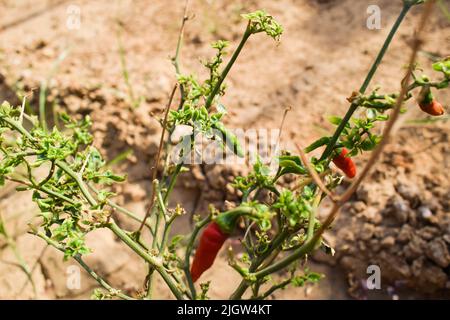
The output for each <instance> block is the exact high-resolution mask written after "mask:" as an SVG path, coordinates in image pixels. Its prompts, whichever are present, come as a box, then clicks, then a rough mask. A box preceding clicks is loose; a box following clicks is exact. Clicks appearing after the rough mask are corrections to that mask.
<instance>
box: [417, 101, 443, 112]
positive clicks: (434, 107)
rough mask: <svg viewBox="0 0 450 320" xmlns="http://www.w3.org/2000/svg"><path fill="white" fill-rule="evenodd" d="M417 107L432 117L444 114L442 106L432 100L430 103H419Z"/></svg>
mask: <svg viewBox="0 0 450 320" xmlns="http://www.w3.org/2000/svg"><path fill="white" fill-rule="evenodd" d="M419 107H420V109H422V111H423V112H426V113H428V114H430V115H432V116H442V115H443V114H444V112H445V111H444V107H443V106H442V104H440V103H439V102H437V101H436V100H433V101H431V102H430V103H424V102H421V103H419Z"/></svg>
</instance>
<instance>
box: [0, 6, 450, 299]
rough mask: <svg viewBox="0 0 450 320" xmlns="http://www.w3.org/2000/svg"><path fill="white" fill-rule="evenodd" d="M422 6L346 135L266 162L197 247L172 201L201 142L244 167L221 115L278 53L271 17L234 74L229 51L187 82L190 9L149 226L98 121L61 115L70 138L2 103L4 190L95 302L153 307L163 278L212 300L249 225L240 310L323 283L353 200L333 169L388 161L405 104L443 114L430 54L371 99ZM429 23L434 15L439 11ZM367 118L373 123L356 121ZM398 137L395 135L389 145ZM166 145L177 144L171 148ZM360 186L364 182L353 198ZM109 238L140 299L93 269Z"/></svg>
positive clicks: (259, 20)
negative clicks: (216, 280)
mask: <svg viewBox="0 0 450 320" xmlns="http://www.w3.org/2000/svg"><path fill="white" fill-rule="evenodd" d="M423 2H425V1H420V0H419V1H417V0H416V1H413V0H404V1H403V4H404V6H403V9H402V11H401V13H400V15H399V17H398V19H397V21H396V22H395V24H394V26H393V27H392V30H391V32H390V33H389V35H388V37H387V39H386V41H385V43H384V44H383V46H382V48H381V50H380V52H379V54H378V56H377V58H376V60H375V62H374V64H373V66H372V68H371V69H370V71H369V73H368V75H367V77H366V79H365V80H364V83H363V85H362V86H361V88H360V90H359V91H358V92H355V93H353V94H352V95H351V97H349V98H348V100H349V102H350V103H351V105H350V108H349V110H348V112H347V114H346V115H345V116H344V117H343V118H340V117H332V118H331V119H330V121H331V123H332V124H334V125H336V130H335V132H334V134H333V135H332V136H325V137H321V138H320V139H318V140H317V141H315V142H313V143H311V144H310V145H309V146H308V147H306V148H304V149H303V148H301V147H300V148H299V150H297V151H288V150H286V151H283V152H282V153H281V154H280V155H279V156H277V159H276V160H277V162H276V163H277V168H276V171H275V172H272V171H271V170H270V168H269V167H268V166H266V165H265V164H264V163H263V162H262V161H260V160H259V159H258V160H257V161H256V163H254V164H253V169H252V170H251V172H250V173H249V174H248V175H245V176H240V177H236V179H235V181H234V182H233V187H234V188H236V189H237V190H239V191H240V192H241V193H242V197H241V201H240V203H238V204H237V205H236V206H235V207H234V208H232V209H230V210H228V211H225V212H219V211H218V210H217V209H216V208H213V207H211V209H210V212H209V213H208V214H207V215H206V216H205V215H204V216H203V218H201V217H200V216H198V215H196V220H195V225H194V228H193V230H192V232H191V233H190V234H189V235H172V234H171V227H172V225H173V224H174V223H175V221H176V220H177V219H178V218H179V217H180V216H182V215H184V214H186V211H185V209H184V208H183V207H182V206H181V205H177V206H176V207H172V208H171V207H170V206H169V200H170V196H171V194H172V192H173V189H174V186H175V185H176V182H177V178H178V177H179V176H180V175H181V174H183V173H184V172H185V171H187V170H189V168H190V167H189V166H188V165H187V164H186V162H185V160H186V158H187V156H188V153H189V152H192V151H195V143H194V140H195V137H196V136H198V135H200V134H202V135H204V136H205V137H207V138H208V139H210V140H214V141H216V142H218V143H219V144H220V146H221V147H222V148H223V149H224V150H229V151H231V152H232V153H234V154H235V155H236V156H239V157H243V156H245V155H246V154H245V152H244V150H243V148H242V147H241V145H240V142H239V139H238V138H237V137H236V136H235V135H234V134H233V133H232V132H231V131H229V130H228V129H227V128H226V126H225V125H224V123H223V119H224V117H225V116H226V109H225V107H224V106H223V105H222V104H221V97H222V96H223V95H224V94H225V93H226V89H227V88H226V86H225V80H226V78H227V75H228V74H229V72H230V71H231V70H232V67H233V65H234V64H235V62H236V61H237V59H238V57H239V55H240V54H241V52H242V50H243V49H244V47H245V44H246V43H247V42H248V41H250V39H251V38H253V37H254V36H256V35H258V34H265V35H266V36H268V37H270V38H272V39H274V40H275V41H279V39H280V36H281V35H282V33H283V28H282V27H281V25H280V24H279V23H278V22H277V21H276V20H275V19H274V18H273V17H272V16H271V15H269V14H267V13H266V12H264V11H256V12H253V13H250V14H244V15H242V17H243V19H245V20H246V21H247V26H246V28H245V30H244V33H243V36H242V40H241V42H240V43H239V45H238V46H237V48H236V50H235V51H234V52H233V53H232V55H231V58H230V59H229V60H228V62H227V63H226V64H224V61H225V59H226V55H227V49H228V45H229V43H228V42H226V41H222V40H221V41H217V42H214V43H213V44H212V47H213V48H214V49H215V50H216V55H215V56H214V57H213V58H212V59H211V60H209V61H206V62H205V63H204V66H205V67H206V68H207V69H208V71H209V76H208V78H207V79H206V80H204V81H200V80H198V79H197V77H196V76H195V75H192V74H184V73H183V72H182V71H181V67H180V64H179V54H180V51H181V43H182V38H183V30H184V26H185V22H186V21H187V20H188V17H187V16H186V10H187V6H186V10H185V16H184V17H183V24H182V28H181V32H180V36H179V40H178V45H177V50H176V54H175V57H174V58H173V63H174V66H175V70H176V74H177V81H178V84H177V86H176V87H175V88H174V90H173V92H172V94H171V97H170V100H169V103H168V105H167V108H166V112H165V115H164V118H163V119H161V120H160V123H161V125H162V134H161V144H160V149H159V151H158V155H157V156H156V159H155V164H154V167H153V188H152V194H151V196H150V205H149V207H148V211H147V212H146V214H145V216H144V218H141V216H139V215H138V214H136V213H133V212H131V211H129V210H127V209H125V208H123V207H121V206H119V205H118V204H116V203H115V202H114V200H113V199H114V194H113V193H112V192H111V191H110V190H111V185H113V184H115V183H120V182H122V181H124V180H125V177H124V176H121V175H117V174H115V173H114V172H112V171H111V170H110V169H108V167H107V166H106V165H105V160H104V159H103V158H102V156H101V154H100V152H99V150H97V149H96V148H95V147H94V146H93V138H92V136H91V134H90V133H89V128H90V125H91V120H90V119H89V117H86V118H84V119H81V120H78V121H76V120H74V119H72V118H71V117H69V116H68V115H66V114H63V115H62V116H61V119H62V120H63V122H64V124H65V129H64V130H59V129H58V128H56V127H54V128H53V129H52V130H47V129H46V127H45V126H44V125H42V121H39V120H38V119H37V118H35V117H32V116H28V115H27V114H26V113H25V112H24V110H23V108H20V107H19V108H16V107H13V106H11V105H9V104H8V103H7V102H4V103H3V104H2V105H1V107H0V154H1V158H0V184H1V185H3V184H4V183H5V182H6V181H12V182H15V183H17V184H18V187H17V191H25V190H31V191H32V200H33V201H34V202H35V203H36V205H37V206H38V208H39V210H40V213H39V217H40V224H39V225H38V226H33V227H31V231H30V232H31V233H33V234H34V235H36V236H37V237H40V238H42V239H43V240H44V241H46V242H47V243H48V244H49V245H50V246H52V247H54V248H56V249H57V250H60V251H62V252H63V253H64V259H75V260H76V261H77V262H78V263H79V264H80V265H81V266H82V267H83V268H84V269H86V271H87V272H88V273H89V274H90V275H91V276H92V277H93V278H94V279H95V280H97V281H98V283H99V284H100V285H101V286H102V288H103V289H102V290H96V291H95V293H94V298H98V299H107V298H115V297H116V298H122V299H137V298H140V299H150V298H152V293H153V281H154V276H155V274H159V276H161V277H162V278H163V280H164V281H165V283H166V284H167V286H168V288H169V290H170V291H171V292H172V294H173V295H174V297H175V298H177V299H207V298H208V290H209V285H210V282H208V281H206V280H207V278H205V277H204V275H203V272H204V271H205V270H207V269H208V268H210V267H211V265H212V264H213V263H214V260H215V258H216V255H217V253H218V252H219V250H220V249H221V248H222V247H223V245H224V243H226V240H227V239H228V238H229V237H233V236H234V235H235V234H236V233H237V232H236V228H237V225H238V223H239V222H241V223H242V225H245V227H246V230H245V233H244V235H243V236H242V237H241V238H242V239H241V241H240V243H241V245H242V246H241V253H240V254H238V253H236V252H233V250H231V248H230V249H229V250H228V257H229V258H228V259H229V265H230V266H231V268H232V269H233V270H234V271H235V272H237V273H239V275H240V276H241V277H242V281H241V283H240V284H239V285H238V287H237V288H236V290H235V291H234V293H233V294H232V295H231V296H230V298H231V299H241V298H243V297H248V298H251V299H265V298H268V297H269V296H270V295H272V294H273V293H274V292H276V291H277V290H279V289H283V288H285V287H287V286H289V285H292V286H299V287H300V286H304V285H305V284H307V283H316V282H318V281H319V280H320V279H321V275H320V274H317V273H315V272H312V271H310V270H309V269H308V268H307V266H306V262H307V257H308V256H309V255H310V254H311V253H312V252H313V251H315V250H317V249H323V250H325V252H327V253H329V254H332V253H333V249H332V248H330V246H329V245H328V244H327V243H326V242H325V241H324V240H323V236H322V235H323V232H324V231H325V229H326V228H328V227H329V226H330V224H331V222H332V220H333V219H334V216H335V212H337V210H338V209H339V206H340V205H341V204H342V202H343V201H345V199H348V196H343V197H342V198H340V200H337V198H336V196H335V194H334V193H333V189H335V188H336V187H337V186H338V185H339V184H341V182H342V180H343V178H344V177H343V176H342V175H341V173H340V171H336V170H333V167H332V166H331V163H332V162H334V163H335V164H336V166H337V167H338V168H339V169H341V170H342V172H343V173H344V174H345V175H346V176H347V177H348V178H350V179H351V178H354V177H355V176H356V175H357V170H356V166H355V164H354V163H353V160H352V159H351V158H352V157H356V156H358V155H359V154H361V153H363V152H368V151H371V150H374V149H376V148H378V147H379V150H380V151H381V146H380V143H381V142H382V141H383V138H384V137H383V136H381V135H378V134H377V131H376V125H377V123H379V122H385V121H395V119H390V116H389V114H388V111H389V110H390V109H393V112H394V113H393V114H394V115H395V112H397V111H398V110H399V108H400V107H402V108H403V109H405V105H404V104H403V102H404V101H405V100H409V99H411V98H412V97H413V91H415V90H417V91H419V93H420V94H419V96H418V104H419V105H420V107H421V109H422V110H424V111H425V112H427V113H429V114H431V115H440V114H442V113H443V107H442V105H441V104H439V103H438V102H437V101H436V100H435V98H434V96H433V92H434V91H436V90H441V89H445V88H448V85H449V80H450V59H448V58H447V59H443V60H441V61H439V62H436V63H435V64H433V68H434V70H435V71H436V72H437V74H438V75H440V76H439V77H437V76H436V79H432V78H431V77H428V76H426V75H424V74H422V73H421V72H420V70H419V69H418V68H413V64H412V62H414V58H415V54H416V52H417V50H418V46H419V45H420V42H417V46H416V47H415V51H414V55H413V58H412V62H411V64H410V66H409V70H408V74H407V77H405V79H403V82H402V91H401V92H397V93H381V92H380V90H381V89H379V88H376V89H375V90H373V91H372V92H371V93H369V94H366V91H367V89H368V87H369V85H370V82H371V80H372V78H373V76H374V74H375V72H376V70H377V68H378V66H379V64H380V62H381V61H382V59H383V57H384V54H385V53H386V51H387V49H388V47H389V44H390V43H391V41H392V40H393V38H394V35H395V33H396V31H397V29H398V28H399V26H400V24H401V22H402V20H403V19H404V17H405V16H406V14H407V13H408V11H409V10H410V9H411V7H413V6H415V5H419V4H421V3H423ZM427 12H428V14H429V10H428V11H427ZM424 17H425V14H424ZM422 29H423V26H422ZM176 88H179V92H180V99H179V103H177V108H171V105H172V103H173V100H174V98H175V94H176ZM358 108H363V109H365V110H366V112H365V113H364V115H363V116H358V117H354V116H353V115H354V112H355V111H356V110H357V109H358ZM390 124H391V123H390ZM180 128H182V129H183V128H184V129H187V133H184V134H181V135H179V134H178V133H177V132H179V131H180ZM388 128H391V126H388ZM185 131H186V130H185ZM389 132H390V131H389V130H387V131H386V135H388V134H389ZM166 133H169V134H170V135H171V136H170V137H166ZM177 135H179V136H185V137H186V136H187V137H188V140H187V141H188V143H187V144H184V148H182V149H177V148H176V147H175V148H174V144H176V143H177V142H179V138H177V137H175V138H174V136H177ZM385 138H387V137H385ZM321 147H324V148H325V149H324V151H323V153H322V155H321V156H320V157H318V158H316V157H311V159H308V158H307V156H306V154H307V153H310V152H312V151H314V150H316V149H318V148H321ZM174 153H175V155H176V156H177V157H178V158H179V160H180V161H178V162H174V161H172V160H173V159H171V157H170V156H171V155H173V154H174ZM163 158H164V159H163ZM162 160H164V161H162ZM161 162H162V165H161ZM38 169H39V171H40V172H42V171H45V172H46V173H45V175H44V176H40V175H38V174H37V173H36V172H37V170H38ZM365 171H366V170H364V171H363V174H362V175H364V173H366V172H365ZM286 175H291V176H294V177H295V179H296V180H297V181H298V183H297V185H296V187H295V188H287V187H286V185H284V184H283V183H282V179H281V178H282V177H284V176H286ZM362 178H363V177H361V176H359V177H358V178H357V181H358V182H357V183H355V184H354V188H356V187H357V186H358V183H360V181H361V180H362ZM353 191H354V190H353ZM263 192H265V193H266V194H268V197H266V198H265V200H264V201H263V200H260V199H261V197H259V196H260V195H261V194H262V193H263ZM325 198H330V199H331V200H332V201H334V202H335V208H337V209H336V210H334V211H333V214H332V215H330V216H329V218H328V219H327V221H325V222H323V223H322V222H321V221H319V219H318V218H317V216H316V213H317V211H318V210H319V207H320V205H321V203H322V202H323V201H324V199H325ZM119 214H121V215H124V216H126V217H128V218H129V219H132V220H135V221H137V222H139V223H140V227H139V228H138V229H137V230H124V229H123V228H121V227H120V226H119V225H118V224H117V223H116V216H117V215H119ZM99 228H105V229H108V230H109V231H111V232H112V233H113V234H115V235H116V236H117V237H118V238H119V239H120V240H121V241H122V242H123V244H124V245H126V246H128V247H129V248H131V249H132V250H133V251H134V252H135V253H136V254H137V255H139V256H140V257H141V258H142V260H143V263H146V264H147V265H148V275H147V277H146V278H145V280H144V281H143V282H144V283H145V285H144V287H143V289H142V291H141V292H139V293H137V294H136V295H133V296H130V295H127V294H125V293H123V292H122V291H121V290H120V289H117V288H113V287H111V285H110V284H108V283H107V281H106V280H104V279H103V278H102V277H101V276H100V275H98V274H97V273H96V272H95V271H94V270H92V269H91V268H90V267H89V266H88V265H87V264H86V263H85V262H84V261H83V256H85V255H87V254H89V253H90V248H89V247H88V246H87V245H86V243H85V238H86V235H87V234H88V233H89V232H92V231H93V230H96V229H99ZM144 233H150V234H151V240H150V242H147V241H146V240H144V237H143V235H144ZM197 243H198V246H197V245H196V244H197ZM195 248H196V249H195ZM198 283H200V284H199V285H198ZM199 289H200V290H199ZM249 289H250V290H249Z"/></svg>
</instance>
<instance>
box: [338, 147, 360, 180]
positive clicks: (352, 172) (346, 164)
mask: <svg viewBox="0 0 450 320" xmlns="http://www.w3.org/2000/svg"><path fill="white" fill-rule="evenodd" d="M347 154H348V150H347V149H345V148H342V151H341V153H340V154H339V155H337V156H336V157H334V158H333V163H334V164H335V165H336V167H338V168H339V169H341V170H342V171H343V172H344V173H345V175H346V176H347V177H349V178H350V179H351V178H354V177H355V176H356V166H355V163H354V162H353V160H352V159H351V158H349V157H347Z"/></svg>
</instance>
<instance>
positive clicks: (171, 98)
mask: <svg viewBox="0 0 450 320" xmlns="http://www.w3.org/2000/svg"><path fill="white" fill-rule="evenodd" d="M177 88H178V84H175V86H174V87H173V89H172V93H171V94H170V98H169V102H168V103H167V106H166V110H165V115H164V125H163V128H162V132H161V139H160V141H159V148H158V154H157V155H156V158H155V164H154V165H153V175H152V181H155V180H156V176H157V174H158V166H159V160H160V158H161V151H162V149H163V144H164V136H165V133H166V124H167V118H168V115H169V111H170V106H171V104H172V101H173V97H174V96H175V92H176V90H177ZM155 200H156V190H154V188H153V189H152V196H151V199H150V205H149V207H148V210H147V212H146V213H145V217H144V219H143V220H142V222H141V225H140V226H139V229H138V234H139V233H140V232H141V231H142V228H143V227H144V225H145V221H146V220H147V218H148V217H149V216H150V213H151V212H152V210H153V206H154V205H155ZM155 231H156V230H155Z"/></svg>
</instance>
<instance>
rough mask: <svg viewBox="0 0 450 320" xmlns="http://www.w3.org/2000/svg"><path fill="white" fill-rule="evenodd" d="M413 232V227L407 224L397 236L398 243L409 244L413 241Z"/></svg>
mask: <svg viewBox="0 0 450 320" xmlns="http://www.w3.org/2000/svg"><path fill="white" fill-rule="evenodd" d="M412 233H413V230H412V228H411V226H409V225H407V224H405V225H404V226H403V227H402V228H401V229H400V232H399V233H398V236H397V241H399V242H407V241H409V240H410V239H411V236H412Z"/></svg>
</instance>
